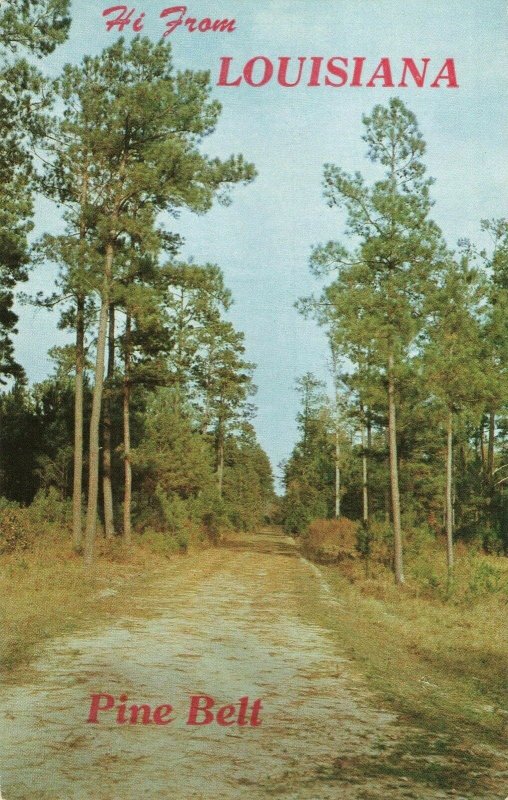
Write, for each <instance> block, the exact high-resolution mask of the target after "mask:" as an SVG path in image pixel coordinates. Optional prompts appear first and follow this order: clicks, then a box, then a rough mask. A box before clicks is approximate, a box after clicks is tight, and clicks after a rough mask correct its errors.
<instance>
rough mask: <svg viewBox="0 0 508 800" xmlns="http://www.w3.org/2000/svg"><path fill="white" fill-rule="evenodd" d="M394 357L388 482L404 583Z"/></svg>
mask: <svg viewBox="0 0 508 800" xmlns="http://www.w3.org/2000/svg"><path fill="white" fill-rule="evenodd" d="M393 371H394V359H393V354H392V353H390V355H389V357H388V441H389V450H390V484H391V490H392V517H393V543H394V567H395V583H397V584H401V583H404V567H403V556H402V529H401V523H400V495H399V467H398V461H397V420H396V412H395V383H394V377H393Z"/></svg>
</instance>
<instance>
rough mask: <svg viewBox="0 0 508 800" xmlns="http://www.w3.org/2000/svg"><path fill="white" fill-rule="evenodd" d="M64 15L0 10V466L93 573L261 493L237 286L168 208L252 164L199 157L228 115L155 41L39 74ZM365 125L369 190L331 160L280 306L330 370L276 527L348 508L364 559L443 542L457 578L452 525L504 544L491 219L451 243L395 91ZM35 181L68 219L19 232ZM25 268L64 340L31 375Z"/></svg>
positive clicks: (219, 522)
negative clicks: (327, 213) (291, 290)
mask: <svg viewBox="0 0 508 800" xmlns="http://www.w3.org/2000/svg"><path fill="white" fill-rule="evenodd" d="M67 12H68V7H67V2H66V0H45V2H42V0H41V2H35V3H31V4H21V5H20V7H19V8H18V7H17V4H9V5H7V6H6V7H5V9H4V10H3V11H2V12H1V14H0V46H1V48H2V69H1V74H0V80H1V89H2V91H1V96H2V104H3V113H2V115H1V122H0V126H1V133H2V135H1V137H0V138H1V144H0V148H1V150H2V152H1V158H0V162H1V167H0V169H1V171H2V172H1V177H2V189H1V192H2V204H1V211H0V270H1V277H2V293H1V295H0V373H1V375H0V377H1V380H2V381H3V386H4V388H3V393H2V394H1V396H0V479H1V496H2V498H3V500H2V502H3V503H4V505H5V507H6V508H8V509H10V511H9V513H11V512H12V507H13V505H12V504H20V505H21V506H29V505H30V504H31V503H32V501H33V500H34V498H36V497H37V496H38V497H39V502H40V498H41V497H42V496H44V497H46V498H47V497H52V498H53V501H54V502H55V503H57V502H58V503H61V504H63V506H64V507H65V508H66V509H67V512H66V513H68V515H69V518H72V538H73V545H74V548H75V550H76V551H78V552H82V553H83V554H84V558H85V562H86V563H87V564H88V565H90V564H91V563H92V562H93V560H94V551H95V545H96V537H97V525H98V523H100V530H101V534H103V535H104V537H105V539H107V540H113V539H117V538H118V539H120V540H121V541H123V543H124V544H125V545H129V544H130V542H131V539H132V535H133V530H134V531H136V532H138V533H145V534H147V535H150V536H152V537H155V538H154V541H159V540H160V541H159V543H160V546H161V547H163V548H164V547H168V548H169V549H171V548H174V549H178V548H185V547H186V545H187V542H188V539H189V536H192V535H194V534H196V535H201V536H203V535H205V534H206V535H208V536H210V537H211V538H214V537H217V535H218V532H219V530H220V529H221V528H222V527H224V526H233V527H236V528H243V529H253V528H255V526H256V525H258V524H259V522H260V521H261V520H263V519H264V518H265V516H266V514H267V513H268V509H269V507H270V504H271V502H272V500H273V488H272V477H271V469H270V464H269V461H268V458H267V456H266V455H265V453H264V452H263V451H262V449H261V448H260V446H259V444H258V443H257V441H256V435H255V431H254V427H253V423H252V420H253V417H254V413H255V409H254V406H253V405H252V396H253V394H254V392H255V387H254V385H253V382H252V374H253V369H254V365H253V364H252V363H251V362H250V361H249V360H248V357H247V354H246V353H245V346H244V341H243V335H242V333H241V332H239V331H237V330H235V328H234V326H233V325H232V323H231V322H230V320H229V318H228V311H229V308H230V306H231V303H232V297H231V293H230V291H229V290H228V288H227V286H226V285H225V283H224V277H223V273H222V271H221V269H220V267H219V266H217V265H215V264H210V263H204V264H197V263H194V262H193V261H191V260H190V261H186V260H184V259H183V257H182V255H181V250H182V245H183V240H182V238H181V236H180V235H179V231H178V219H177V217H178V212H179V210H180V209H182V208H186V209H189V210H190V211H192V212H195V213H198V214H203V213H206V212H207V211H208V210H209V209H210V208H211V207H212V205H213V203H214V202H220V203H226V204H227V203H229V202H230V201H231V193H232V191H233V189H234V187H235V185H239V184H248V183H249V182H251V181H252V180H253V179H254V178H255V175H256V171H255V167H254V165H253V164H251V163H249V162H248V161H246V160H245V159H244V157H243V156H242V155H234V156H231V157H230V158H227V159H225V160H221V159H218V158H210V157H208V156H207V154H206V152H205V150H204V143H205V140H206V137H207V136H209V135H210V134H211V133H213V132H214V130H215V129H216V126H217V124H218V122H219V118H220V112H221V108H220V104H219V103H218V102H217V101H215V100H214V99H213V98H212V96H211V84H210V76H209V74H208V73H207V72H192V71H190V70H185V71H178V70H177V69H175V67H174V65H173V62H172V54H171V48H170V45H169V43H167V42H166V41H163V42H159V43H151V42H150V41H149V40H148V39H146V38H142V37H134V38H133V39H132V40H131V41H130V43H127V42H126V41H125V40H124V39H123V38H119V39H117V40H116V41H115V42H114V44H112V45H111V46H110V47H108V48H106V49H105V50H104V51H103V52H102V53H101V54H100V55H98V56H94V57H90V56H86V57H84V59H83V60H82V62H81V64H79V65H70V64H68V65H66V66H64V68H63V69H62V71H61V74H60V76H59V77H58V78H57V79H56V80H53V81H49V80H47V79H46V78H44V77H43V75H42V73H41V72H40V71H39V70H38V68H37V59H38V58H40V57H42V56H44V55H47V54H48V53H51V52H52V51H53V50H54V49H55V47H57V46H58V45H59V44H60V43H62V42H63V41H64V40H65V38H66V36H67V33H68V28H69V18H68V14H67ZM363 123H364V136H363V139H364V142H365V144H366V150H367V157H368V159H369V161H370V162H371V165H372V168H374V169H377V170H378V178H377V180H373V181H371V182H369V181H367V180H365V179H364V178H363V177H362V175H361V174H360V173H359V172H357V173H354V174H352V175H350V174H348V173H346V172H345V171H344V170H343V169H342V168H341V167H340V166H336V165H334V164H326V165H325V167H324V178H323V189H324V200H325V202H326V203H327V205H328V206H329V207H330V208H331V209H334V210H335V209H336V210H337V227H338V229H340V226H341V225H342V226H343V228H344V236H343V238H341V239H338V240H334V241H329V242H326V243H324V244H321V245H318V246H317V247H315V248H314V249H313V251H312V253H311V258H310V268H311V271H312V273H313V274H314V275H315V277H316V279H317V281H318V282H319V286H320V289H319V290H318V292H317V293H316V295H315V296H312V297H307V298H301V299H300V300H299V301H298V302H297V306H298V308H299V310H300V311H301V312H302V313H303V314H304V315H306V316H307V317H310V318H312V319H314V320H315V321H316V322H317V324H319V325H320V326H322V327H323V328H324V330H325V331H326V334H327V337H328V344H329V353H328V361H329V367H330V380H329V383H328V384H326V383H325V382H322V381H321V380H319V379H318V378H316V377H315V375H314V374H312V373H311V372H309V373H307V374H306V375H304V376H302V377H301V378H300V379H299V380H298V381H297V391H298V393H299V396H300V401H301V410H300V413H299V415H298V420H297V421H298V426H299V440H298V442H297V444H296V446H295V448H294V450H293V452H292V454H291V456H290V458H289V459H288V460H287V462H286V463H285V464H284V466H283V471H284V485H285V495H284V497H283V498H282V499H281V502H280V509H279V516H280V517H281V521H282V522H283V524H284V526H285V529H286V530H287V531H288V532H290V533H293V534H305V533H306V532H307V531H308V529H309V524H310V523H311V522H312V521H313V520H315V519H319V518H324V519H340V518H342V517H346V518H349V519H351V520H353V521H355V522H357V523H358V525H357V537H356V538H357V541H356V548H357V551H358V553H360V554H361V555H362V556H364V557H365V558H366V559H367V560H368V558H369V556H370V554H371V552H372V549H373V546H374V545H375V540H376V538H377V539H379V537H381V538H383V540H386V541H388V542H389V543H390V547H391V562H392V566H393V570H394V574H395V580H396V582H397V583H398V584H402V583H404V581H405V574H404V547H405V540H406V538H407V537H408V536H411V535H412V532H414V531H416V530H418V531H422V530H424V531H426V532H427V534H428V536H429V537H434V539H435V540H436V541H440V537H444V538H443V547H444V549H445V551H446V563H447V569H448V580H449V582H450V584H451V582H452V578H453V569H454V543H455V541H456V540H457V539H462V540H464V541H469V542H471V541H473V542H475V543H476V544H477V545H479V546H480V547H481V548H484V549H485V550H487V551H489V552H493V553H500V554H506V552H507V551H508V532H507V518H508V500H507V499H506V497H505V494H504V488H505V485H506V482H507V481H508V475H507V474H506V469H507V454H506V451H507V447H508V442H507V433H508V423H507V420H508V417H507V397H508V394H507V393H508V373H507V370H506V364H507V355H508V352H507V349H508V327H507V326H508V323H507V313H506V312H507V310H508V224H507V222H506V220H504V219H491V220H483V221H479V223H478V225H479V235H480V234H481V236H483V238H484V239H485V238H486V237H487V238H488V240H489V241H490V245H489V246H488V247H483V246H482V247H477V246H476V245H475V243H473V242H469V241H467V240H462V241H460V242H459V243H458V244H457V246H456V247H454V248H453V249H452V248H451V247H450V244H449V243H447V242H446V241H445V239H444V237H443V234H442V232H441V230H440V228H439V226H438V224H437V223H436V221H435V220H434V219H433V217H432V206H433V201H432V183H433V179H432V178H430V177H428V176H427V172H426V167H425V142H424V139H423V136H422V133H421V132H420V130H419V127H418V123H417V120H416V118H415V116H414V114H413V113H412V112H411V111H410V110H409V109H408V108H407V107H406V106H405V105H404V104H403V103H402V102H401V101H400V100H398V99H391V100H390V101H389V102H388V103H387V104H386V105H377V106H375V107H374V109H373V110H372V112H371V114H369V115H367V116H365V117H364V119H363ZM37 195H39V196H42V197H45V198H46V199H47V200H49V201H51V202H52V203H54V204H55V206H56V207H57V208H58V209H59V210H60V214H61V221H62V230H63V232H62V233H60V234H58V235H55V234H49V233H46V234H43V235H42V236H38V238H37V239H36V240H35V241H30V245H29V234H30V231H31V229H32V225H33V202H34V198H35V197H36V196H37ZM35 265H36V266H37V268H38V269H39V270H47V274H48V291H47V292H46V293H40V294H38V295H37V296H36V297H30V296H27V295H25V296H24V302H26V303H32V304H35V305H36V306H38V307H39V308H47V309H51V310H52V309H55V308H58V309H60V326H61V327H62V328H63V329H66V330H68V331H70V332H71V333H72V337H73V344H72V345H68V346H66V347H63V348H62V347H61V348H56V347H55V348H53V350H52V357H53V360H54V364H55V368H54V373H53V375H52V376H51V377H48V378H47V379H46V380H44V381H43V382H42V383H40V384H38V385H36V386H32V387H29V386H28V385H27V383H26V380H25V376H24V371H23V365H20V364H18V363H17V362H16V360H15V357H14V344H13V335H14V334H15V333H16V322H17V319H16V315H15V313H14V312H13V302H14V292H15V289H16V287H17V286H18V285H19V284H20V282H23V281H24V280H26V278H27V277H28V273H29V270H30V268H31V267H33V266H35ZM55 272H57V274H58V277H57V280H56V282H55V283H54V285H52V280H53V279H52V277H51V278H50V277H49V276H53V275H54V274H55ZM330 387H331V391H330ZM196 532H199V533H196ZM158 537H159V538H158ZM161 537H162V538H161Z"/></svg>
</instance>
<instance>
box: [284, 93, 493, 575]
mask: <svg viewBox="0 0 508 800" xmlns="http://www.w3.org/2000/svg"><path fill="white" fill-rule="evenodd" d="M363 123H364V129H365V133H364V136H363V139H364V141H365V142H366V145H367V155H368V158H369V159H370V161H371V162H372V163H373V164H374V165H375V166H376V167H377V168H378V170H379V179H378V180H377V181H375V182H373V183H371V184H369V183H367V182H366V181H365V180H364V178H363V177H362V176H361V174H360V173H355V174H354V175H348V174H347V173H345V172H344V171H343V170H342V169H341V168H340V167H337V166H335V165H333V164H327V165H325V168H324V181H323V187H324V197H325V201H326V202H327V204H328V205H329V206H330V207H331V208H334V209H335V208H336V209H337V210H340V211H342V212H343V220H344V223H345V236H344V238H343V239H341V240H337V241H330V242H327V243H325V244H323V245H319V246H317V247H316V248H315V249H314V250H313V251H312V255H311V259H310V268H311V270H312V272H313V274H314V275H315V276H316V278H317V279H318V280H319V281H320V283H321V285H322V290H321V291H320V292H319V293H318V294H316V295H315V296H313V297H309V298H303V299H301V300H300V301H299V302H298V307H299V309H300V310H301V312H302V313H303V314H305V315H306V316H308V317H312V318H313V319H315V320H316V321H317V323H318V324H319V325H321V326H323V328H324V329H325V331H326V334H327V338H328V343H329V364H330V378H331V380H330V383H331V385H332V386H333V391H332V392H327V391H326V386H325V383H324V382H322V381H319V380H318V379H317V378H316V377H315V376H314V375H312V374H310V373H309V374H306V375H304V376H303V377H302V378H301V379H300V380H299V381H298V384H297V390H298V392H299V394H300V398H301V412H300V414H299V417H298V424H299V431H300V437H299V441H298V443H297V444H296V446H295V448H294V450H293V453H292V455H291V457H290V458H289V460H288V461H287V463H286V464H285V465H284V480H285V486H286V495H285V498H284V502H283V511H282V513H283V518H284V524H285V526H286V529H287V530H288V531H291V532H293V533H305V532H306V531H307V530H308V526H309V523H310V522H311V520H313V519H315V518H318V517H324V518H333V517H339V516H341V515H344V516H347V517H349V518H351V519H353V520H358V521H359V522H360V523H361V525H360V526H359V528H358V537H357V548H358V550H359V551H360V552H361V553H363V554H364V555H365V556H368V554H369V551H370V549H371V546H372V543H373V540H374V539H375V538H376V536H377V537H379V536H384V537H388V538H389V539H390V541H391V542H392V563H393V569H394V572H395V578H396V581H397V583H403V582H404V538H405V535H407V534H409V533H411V532H414V531H415V530H422V529H423V530H425V531H427V533H428V535H429V536H430V537H437V538H438V539H439V537H440V536H441V535H444V537H445V544H444V547H445V548H446V554H447V565H448V575H449V579H450V580H451V578H452V575H453V566H454V541H455V539H456V538H460V539H462V540H464V541H469V542H472V541H473V542H474V543H475V544H476V545H479V546H480V547H481V548H485V549H486V550H488V551H490V552H493V553H500V554H501V553H504V554H506V552H507V551H508V527H507V524H508V499H507V498H506V497H505V494H504V487H505V484H506V482H507V480H508V476H507V474H506V468H507V466H508V459H507V447H508V441H507V419H508V418H507V410H508V408H507V401H508V394H507V391H508V386H507V382H506V363H507V354H508V353H507V347H508V314H507V312H508V223H507V221H506V220H505V219H493V220H483V221H481V223H480V222H479V234H480V232H481V233H483V234H487V235H488V238H489V241H490V246H489V247H488V248H478V247H476V246H475V244H474V243H472V242H469V241H466V240H462V241H460V242H459V243H458V245H457V247H456V248H455V249H454V250H451V249H450V247H449V246H448V245H447V243H446V242H445V241H444V238H443V235H442V233H441V231H440V229H439V227H438V226H437V224H436V223H435V222H434V221H433V219H432V218H431V216H430V212H431V207H432V199H431V185H432V179H431V178H428V177H427V176H426V168H425V164H424V160H423V159H424V154H425V143H424V140H423V137H422V134H421V133H420V131H419V129H418V126H417V121H416V119H415V117H414V115H413V114H412V113H411V112H410V111H409V110H408V109H407V108H406V107H405V105H404V104H403V103H402V102H401V101H400V100H397V99H393V100H390V102H389V103H388V104H387V105H385V106H380V105H378V106H376V107H375V108H374V109H373V111H372V113H371V114H370V115H369V116H365V117H364V119H363ZM338 223H339V224H340V217H338Z"/></svg>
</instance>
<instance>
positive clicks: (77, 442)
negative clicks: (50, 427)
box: [72, 159, 88, 550]
mask: <svg viewBox="0 0 508 800" xmlns="http://www.w3.org/2000/svg"><path fill="white" fill-rule="evenodd" d="M87 200H88V159H85V165H84V170H83V185H82V187H81V219H80V223H79V238H80V241H81V242H84V240H85V238H86V222H85V213H84V211H85V206H86V203H87ZM84 371H85V296H84V294H83V293H82V292H78V294H77V296H76V380H75V386H74V476H73V487H72V541H73V545H74V548H75V549H76V550H80V549H81V544H82V540H83V519H82V517H83V509H82V502H83V379H84Z"/></svg>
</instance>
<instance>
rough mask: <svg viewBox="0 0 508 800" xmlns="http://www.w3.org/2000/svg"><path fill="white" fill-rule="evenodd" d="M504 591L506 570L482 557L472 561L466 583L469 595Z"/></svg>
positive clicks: (506, 588) (507, 585) (483, 594)
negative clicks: (471, 568) (467, 582)
mask: <svg viewBox="0 0 508 800" xmlns="http://www.w3.org/2000/svg"><path fill="white" fill-rule="evenodd" d="M506 591H508V580H507V575H506V572H504V571H503V570H501V569H499V568H498V567H496V566H495V565H494V564H491V563H490V562H489V561H487V560H486V559H484V558H482V559H479V560H478V561H477V562H476V563H474V565H473V570H472V573H471V577H470V579H469V585H468V593H469V595H471V596H472V597H481V596H485V595H489V594H497V593H499V592H506Z"/></svg>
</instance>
